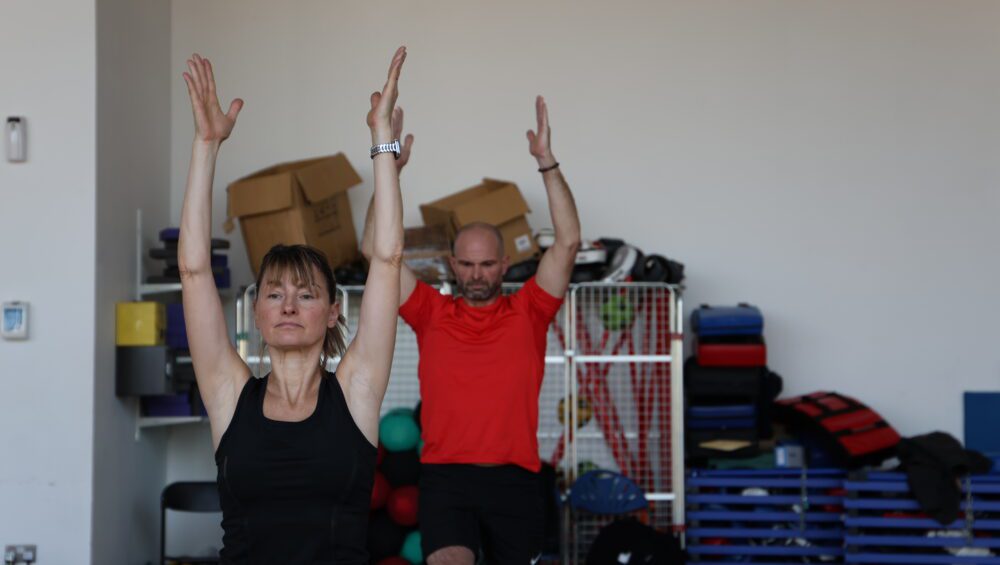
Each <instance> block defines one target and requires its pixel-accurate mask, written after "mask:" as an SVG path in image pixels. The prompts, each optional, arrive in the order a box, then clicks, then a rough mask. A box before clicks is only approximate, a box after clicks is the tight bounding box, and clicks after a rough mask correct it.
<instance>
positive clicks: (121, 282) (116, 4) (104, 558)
mask: <svg viewBox="0 0 1000 565" xmlns="http://www.w3.org/2000/svg"><path fill="white" fill-rule="evenodd" d="M170 88H171V80H170V5H169V3H167V2H162V1H161V0H98V2H97V92H98V100H97V118H98V119H97V140H98V145H97V248H98V250H99V253H98V254H97V296H96V301H97V323H96V332H95V335H96V344H95V348H96V349H95V355H96V370H95V377H94V394H95V396H94V404H95V414H94V485H93V489H94V505H93V533H92V539H93V546H92V552H91V562H92V563H122V564H125V563H129V564H136V563H147V562H152V561H156V560H158V559H159V555H158V551H159V520H160V516H159V502H160V491H161V490H162V489H163V486H164V485H165V484H166V480H165V466H166V462H165V459H166V454H167V450H166V438H167V435H166V432H164V431H163V430H156V429H152V430H146V431H144V432H143V433H142V434H141V435H140V438H139V440H138V441H136V439H135V435H134V434H135V425H136V421H135V420H136V400H135V399H120V398H118V397H116V396H115V303H116V302H121V301H126V300H133V299H134V298H135V290H136V289H135V285H136V214H135V210H136V209H137V208H141V209H142V210H143V228H144V230H143V231H144V232H145V234H144V235H145V237H144V245H143V248H144V249H148V248H149V247H153V246H155V245H156V238H155V236H156V233H157V232H158V231H159V229H161V228H163V227H166V226H167V225H169V220H170V213H169V208H170ZM150 266H152V265H150ZM147 272H148V271H147ZM177 299H179V298H178V297H175V298H174V300H177Z"/></svg>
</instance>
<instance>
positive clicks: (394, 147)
mask: <svg viewBox="0 0 1000 565" xmlns="http://www.w3.org/2000/svg"><path fill="white" fill-rule="evenodd" d="M389 152H391V153H392V154H393V155H394V156H395V157H396V158H397V159H399V140H398V139H394V140H392V143H379V144H378V145H372V159H374V158H375V156H376V155H378V154H379V153H389Z"/></svg>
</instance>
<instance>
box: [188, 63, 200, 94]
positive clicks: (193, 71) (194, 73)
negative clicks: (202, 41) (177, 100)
mask: <svg viewBox="0 0 1000 565" xmlns="http://www.w3.org/2000/svg"><path fill="white" fill-rule="evenodd" d="M187 66H188V72H189V73H190V75H191V81H192V82H193V83H194V89H195V92H197V93H198V96H201V93H202V88H201V79H200V78H199V77H198V67H197V66H196V65H195V62H194V60H193V59H188V62H187Z"/></svg>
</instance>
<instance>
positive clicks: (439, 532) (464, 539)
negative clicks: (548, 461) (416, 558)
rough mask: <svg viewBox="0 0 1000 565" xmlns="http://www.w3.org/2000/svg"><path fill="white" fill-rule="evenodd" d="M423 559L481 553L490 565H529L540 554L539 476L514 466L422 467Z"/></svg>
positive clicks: (542, 524) (540, 510)
mask: <svg viewBox="0 0 1000 565" xmlns="http://www.w3.org/2000/svg"><path fill="white" fill-rule="evenodd" d="M418 514H419V516H418V518H419V520H420V535H421V539H422V546H423V547H422V549H423V552H424V559H426V558H427V556H429V555H430V554H432V553H434V552H435V551H437V550H438V549H441V548H443V547H449V546H453V545H459V546H464V547H467V548H469V549H471V550H472V552H473V553H474V554H476V555H478V554H479V550H480V549H482V551H483V554H484V555H485V557H486V563H488V564H490V565H494V564H496V565H507V564H517V565H530V564H532V563H535V562H536V561H537V560H538V557H539V556H540V555H541V550H542V537H543V535H544V521H543V519H544V518H543V508H542V498H541V495H540V489H539V478H538V474H537V473H532V472H531V471H528V470H527V469H524V468H522V467H518V466H516V465H503V466H498V467H480V466H478V465H426V464H425V465H422V466H421V471H420V503H419V510H418Z"/></svg>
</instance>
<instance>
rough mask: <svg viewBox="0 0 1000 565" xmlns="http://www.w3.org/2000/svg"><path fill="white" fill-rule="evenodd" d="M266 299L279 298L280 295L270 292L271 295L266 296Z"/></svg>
mask: <svg viewBox="0 0 1000 565" xmlns="http://www.w3.org/2000/svg"><path fill="white" fill-rule="evenodd" d="M267 297H268V298H281V295H280V294H278V293H276V292H272V293H271V294H268V295H267Z"/></svg>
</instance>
